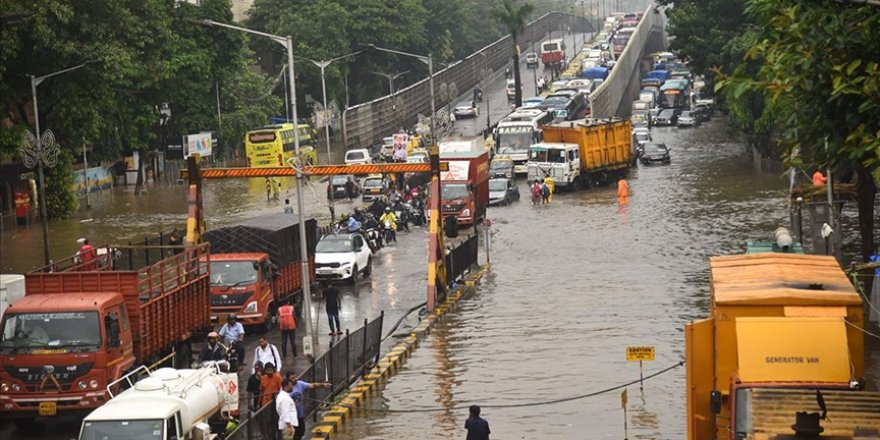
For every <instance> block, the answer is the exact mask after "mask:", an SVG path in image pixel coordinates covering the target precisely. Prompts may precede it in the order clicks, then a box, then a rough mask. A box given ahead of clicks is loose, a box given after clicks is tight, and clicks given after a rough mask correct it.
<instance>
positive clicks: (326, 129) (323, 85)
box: [291, 50, 363, 222]
mask: <svg viewBox="0 0 880 440" xmlns="http://www.w3.org/2000/svg"><path fill="white" fill-rule="evenodd" d="M361 52H363V51H362V50H359V51H357V52H352V53H350V54H346V55H342V56H338V57H336V58H331V59H329V60H321V61H317V60H313V59H310V58H306V57H300V56H296V57H294V58H299V59H302V60H305V61H308V62H310V63H312V64H314V65H316V66H318V68H320V69H321V92H322V94H323V96H324V116H325V118H326V115H327V81H326V80H325V78H324V73H325V72H324V69H325V68H326V67H327V66H329V65H330V64H332V63H333V62H334V61H339V60H343V59H346V58H351V57H353V56H355V55H358V54H360V53H361ZM291 65H292V64H291ZM291 87H293V86H291ZM294 119H296V117H294ZM294 125H296V122H294ZM324 136H325V141H326V142H327V165H330V163H331V159H330V157H331V156H330V123H329V121H326V120H325V121H324ZM297 157H299V153H297ZM331 185H332V182H331ZM297 193H299V191H297ZM329 200H330V221H332V222H335V221H336V210H335V209H334V207H333V204H334V202H333V195H332V194H331V195H330V199H329Z"/></svg>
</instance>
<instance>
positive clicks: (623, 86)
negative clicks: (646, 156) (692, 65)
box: [590, 3, 666, 118]
mask: <svg viewBox="0 0 880 440" xmlns="http://www.w3.org/2000/svg"><path fill="white" fill-rule="evenodd" d="M664 35H665V34H664V22H663V14H662V11H660V10H658V9H657V7H656V6H654V4H653V3H652V4H651V5H650V6H648V8H647V9H646V10H645V13H644V15H642V19H641V20H640V21H639V25H638V26H636V30H635V32H633V34H632V37H630V39H629V42H628V43H627V45H626V48H624V49H623V52H622V53H621V54H620V56H619V57H618V58H617V60H616V63H615V64H614V68H613V69H611V73H610V74H609V75H608V78H606V79H605V81H604V82H602V84H601V85H600V86H599V87H598V88H597V89H596V90H595V91H593V93H591V94H590V106H591V110H590V111H591V114H592V116H593V117H595V118H610V117H619V118H628V117H629V116H630V112H631V110H632V108H631V102H632V101H633V99H634V97H635V96H634V95H635V94H636V93H637V92H638V90H639V87H638V85H636V86H635V88H633V86H632V84H633V81H636V82H638V81H640V75H639V73H640V70H639V64H640V61H641V58H642V55H643V54H644V53H645V51H646V49H650V48H656V49H662V48H664V47H665V46H666V42H665V38H663V36H664ZM639 85H640V84H639Z"/></svg>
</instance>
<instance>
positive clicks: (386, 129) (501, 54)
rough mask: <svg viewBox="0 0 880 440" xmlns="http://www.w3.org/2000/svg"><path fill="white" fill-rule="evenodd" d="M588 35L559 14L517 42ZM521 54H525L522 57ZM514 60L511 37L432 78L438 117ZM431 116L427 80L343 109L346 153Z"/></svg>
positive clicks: (580, 21) (575, 20) (583, 22)
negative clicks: (556, 35)
mask: <svg viewBox="0 0 880 440" xmlns="http://www.w3.org/2000/svg"><path fill="white" fill-rule="evenodd" d="M568 29H571V31H572V32H590V31H592V30H593V28H592V25H591V24H590V23H589V21H588V20H587V19H585V18H584V17H578V16H574V15H570V14H566V13H561V12H552V13H549V14H545V15H543V16H541V17H540V18H538V19H537V20H535V21H532V22H531V23H529V24H528V25H527V26H526V29H525V31H524V32H523V34H522V35H521V36H520V39H519V43H520V47H521V48H526V47H529V46H531V44H532V43H540V42H541V41H543V40H544V39H545V36H546V35H547V34H548V33H549V32H550V31H559V30H568ZM523 52H525V51H523ZM512 56H513V44H512V43H511V39H510V36H507V37H504V38H501V39H500V40H498V41H496V42H494V43H492V44H490V45H488V46H486V47H484V48H482V49H480V50H479V51H477V52H476V53H474V54H471V55H469V56H468V57H467V58H465V59H463V60H460V61H456V62H454V63H452V64H451V65H449V66H448V67H446V68H445V69H443V70H440V71H438V72H435V73H434V87H435V104H436V107H437V110H438V113H439V112H440V110H441V109H443V107H445V106H447V105H448V104H450V103H452V101H454V100H455V99H457V98H458V97H459V96H460V95H462V94H464V93H465V92H467V91H468V90H470V89H472V88H473V87H474V86H476V85H478V84H479V83H480V82H481V81H483V80H484V79H486V78H489V77H491V76H493V74H494V72H495V71H497V70H499V69H502V68H503V67H504V66H506V65H509V64H510V62H511V58H512ZM420 114H421V115H425V116H429V115H430V114H431V93H430V90H429V82H428V78H425V79H423V80H421V81H419V82H417V83H415V84H413V85H411V86H409V87H407V88H405V89H403V90H400V91H398V92H396V93H395V94H393V95H389V96H384V97H382V98H379V99H376V100H373V101H370V102H366V103H363V104H360V105H357V106H354V107H351V108H348V109H346V110H345V111H344V112H343V114H342V127H343V142H344V144H345V147H346V148H347V149H348V148H363V147H367V146H370V145H374V144H376V143H378V142H381V141H382V137H383V136H389V135H390V133H393V132H395V131H397V130H398V129H399V128H400V127H412V126H413V125H415V124H416V122H418V115H420Z"/></svg>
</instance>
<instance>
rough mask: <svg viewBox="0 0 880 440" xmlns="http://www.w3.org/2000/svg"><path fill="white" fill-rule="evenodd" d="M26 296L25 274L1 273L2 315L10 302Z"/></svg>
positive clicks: (0, 312)
mask: <svg viewBox="0 0 880 440" xmlns="http://www.w3.org/2000/svg"><path fill="white" fill-rule="evenodd" d="M22 298H24V275H17V274H5V273H4V274H0V316H3V312H5V311H6V308H7V307H9V305H10V304H12V303H14V302H16V301H18V300H20V299H22Z"/></svg>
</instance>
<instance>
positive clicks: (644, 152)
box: [639, 142, 672, 165]
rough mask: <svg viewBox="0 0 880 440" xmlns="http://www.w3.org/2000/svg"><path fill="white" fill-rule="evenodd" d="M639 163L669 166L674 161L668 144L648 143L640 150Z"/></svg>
mask: <svg viewBox="0 0 880 440" xmlns="http://www.w3.org/2000/svg"><path fill="white" fill-rule="evenodd" d="M639 161H640V162H641V163H642V165H651V164H655V163H663V164H668V163H670V162H672V159H671V158H670V157H669V149H668V148H666V144H658V143H655V142H648V143H646V144H645V145H644V146H643V147H642V149H641V150H639Z"/></svg>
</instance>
